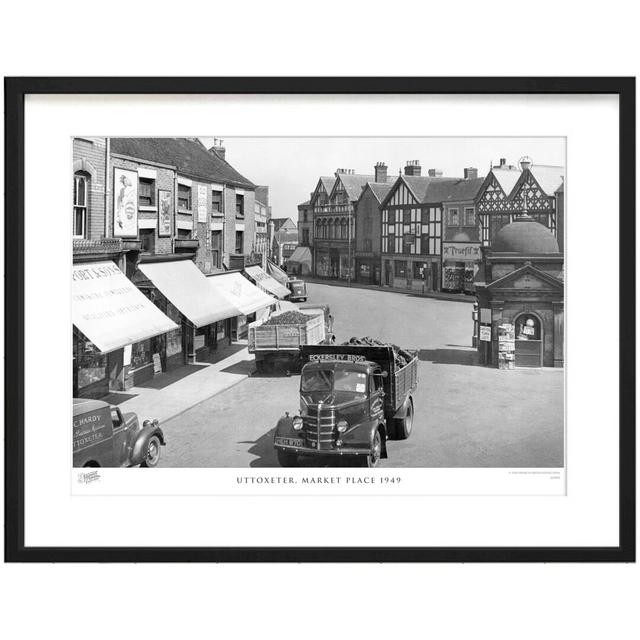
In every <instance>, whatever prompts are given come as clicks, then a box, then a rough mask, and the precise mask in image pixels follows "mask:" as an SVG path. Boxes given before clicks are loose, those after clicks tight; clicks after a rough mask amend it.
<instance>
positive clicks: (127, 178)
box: [113, 169, 138, 238]
mask: <svg viewBox="0 0 640 640" xmlns="http://www.w3.org/2000/svg"><path fill="white" fill-rule="evenodd" d="M113 235H114V236H116V237H119V238H137V237H138V173H137V172H136V171H127V170H126V169H114V170H113Z"/></svg>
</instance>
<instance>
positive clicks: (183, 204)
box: [178, 184, 191, 211]
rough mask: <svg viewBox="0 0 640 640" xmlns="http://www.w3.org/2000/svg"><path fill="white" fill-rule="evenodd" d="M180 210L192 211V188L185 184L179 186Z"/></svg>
mask: <svg viewBox="0 0 640 640" xmlns="http://www.w3.org/2000/svg"><path fill="white" fill-rule="evenodd" d="M178 209H186V210H187V211H191V187H187V185H184V184H179V185H178Z"/></svg>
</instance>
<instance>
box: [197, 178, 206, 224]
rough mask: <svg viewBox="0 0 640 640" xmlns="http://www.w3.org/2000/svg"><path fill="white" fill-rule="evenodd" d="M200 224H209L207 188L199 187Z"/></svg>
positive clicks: (200, 185)
mask: <svg viewBox="0 0 640 640" xmlns="http://www.w3.org/2000/svg"><path fill="white" fill-rule="evenodd" d="M198 222H207V187H205V186H204V185H202V184H199V185H198Z"/></svg>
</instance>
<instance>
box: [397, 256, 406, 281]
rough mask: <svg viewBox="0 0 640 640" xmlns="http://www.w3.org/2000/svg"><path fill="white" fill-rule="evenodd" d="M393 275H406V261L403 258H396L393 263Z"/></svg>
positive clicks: (404, 276) (402, 276)
mask: <svg viewBox="0 0 640 640" xmlns="http://www.w3.org/2000/svg"><path fill="white" fill-rule="evenodd" d="M394 265H395V276H396V278H406V277H407V263H406V261H405V260H396V261H395V263H394Z"/></svg>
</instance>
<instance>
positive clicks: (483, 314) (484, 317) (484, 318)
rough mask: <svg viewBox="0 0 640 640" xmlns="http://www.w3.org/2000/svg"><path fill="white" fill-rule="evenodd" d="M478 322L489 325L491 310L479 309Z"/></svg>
mask: <svg viewBox="0 0 640 640" xmlns="http://www.w3.org/2000/svg"><path fill="white" fill-rule="evenodd" d="M480 322H481V323H482V324H491V309H480Z"/></svg>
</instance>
